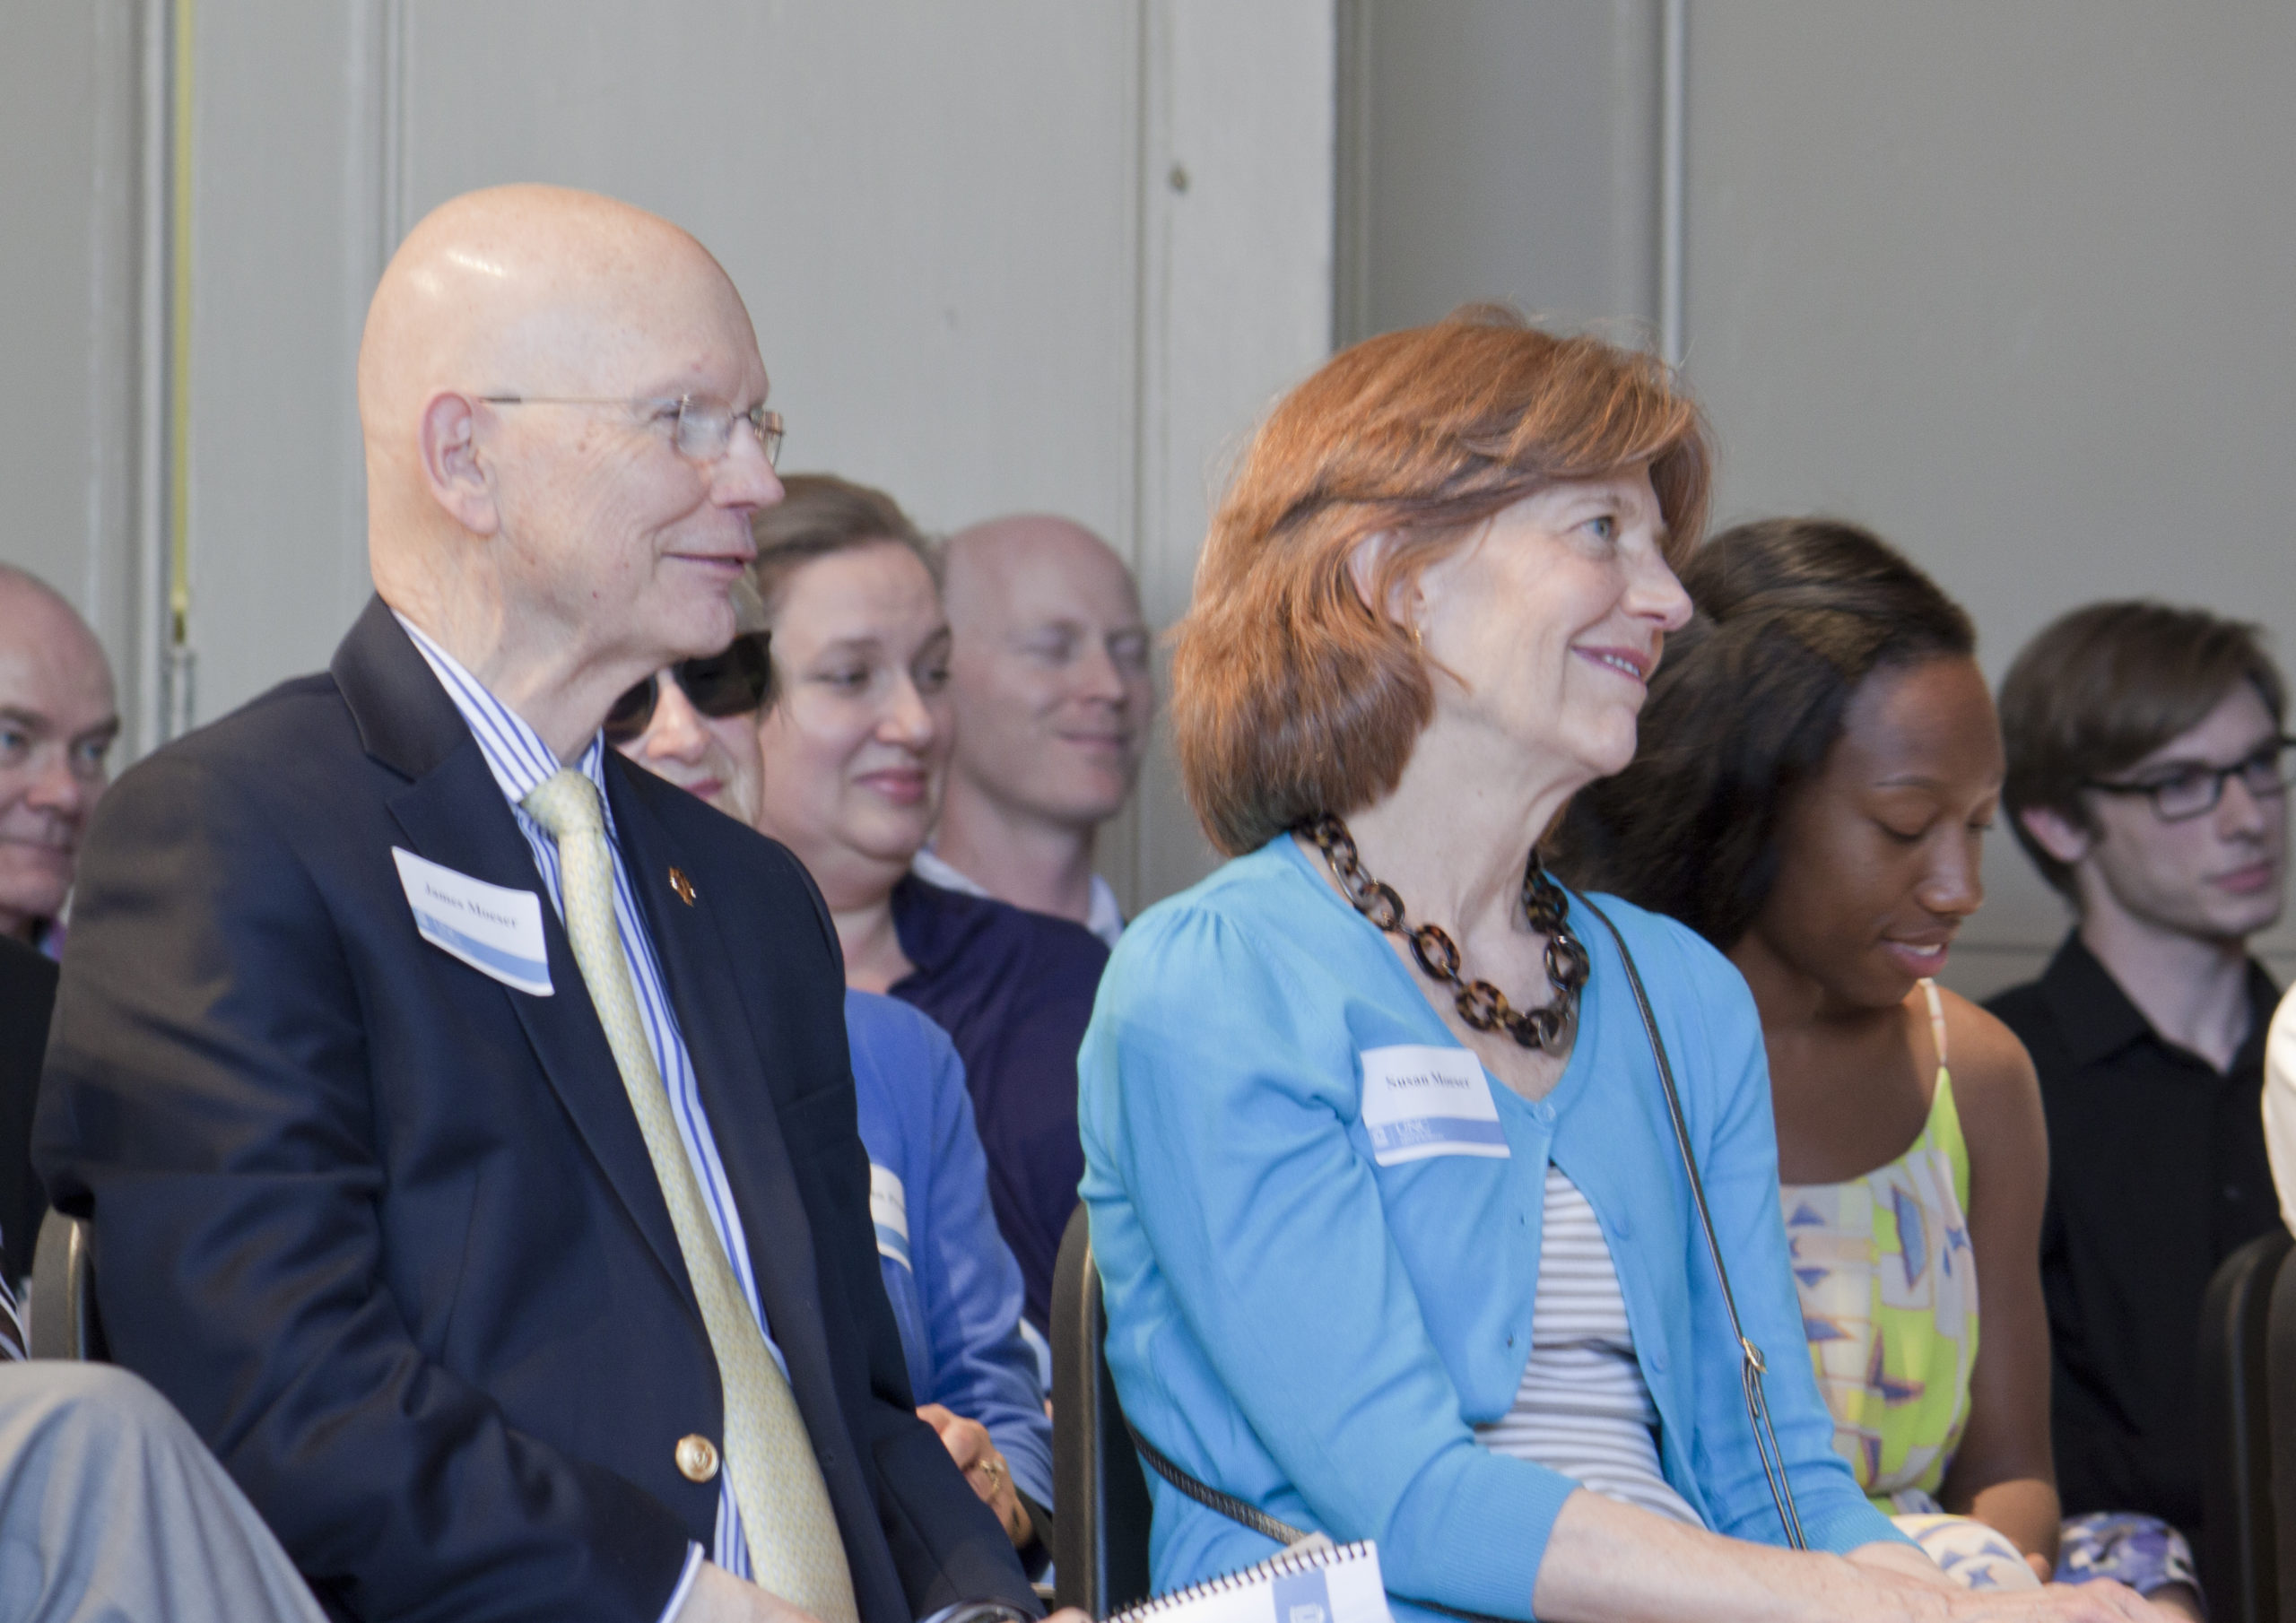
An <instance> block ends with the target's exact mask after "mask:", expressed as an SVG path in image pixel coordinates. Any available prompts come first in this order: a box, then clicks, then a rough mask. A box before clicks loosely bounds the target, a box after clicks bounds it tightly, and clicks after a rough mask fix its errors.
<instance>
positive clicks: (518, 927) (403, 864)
mask: <svg viewBox="0 0 2296 1623" xmlns="http://www.w3.org/2000/svg"><path fill="white" fill-rule="evenodd" d="M391 859H392V860H393V861H394V862H396V863H397V864H398V881H399V883H400V884H402V885H404V886H405V887H406V905H407V906H408V907H411V908H413V910H414V928H415V932H416V933H417V934H419V935H421V936H422V939H423V940H424V941H426V942H430V943H431V945H432V946H434V947H436V948H438V949H439V950H440V951H441V952H444V953H446V954H448V956H449V957H452V958H458V959H461V960H462V961H463V962H464V963H465V964H468V965H469V966H470V967H471V968H474V969H475V970H477V971H478V972H479V973H480V974H482V975H491V976H493V977H494V978H495V979H496V980H498V981H500V982H501V983H502V984H503V985H506V986H516V987H517V989H518V990H519V991H521V992H527V993H532V994H534V995H535V996H536V997H548V996H549V995H550V991H551V988H550V950H549V949H548V948H547V947H545V946H544V944H543V933H542V898H541V897H539V896H537V895H535V893H534V892H533V891H531V890H504V889H503V888H502V887H501V886H500V885H490V884H488V883H487V882H486V881H484V880H483V879H473V878H472V877H471V876H470V875H469V874H467V873H457V872H455V871H454V870H453V869H452V868H442V867H440V866H439V864H437V863H434V862H426V861H425V860H424V859H422V857H419V856H417V855H414V853H413V852H412V851H405V850H402V849H400V848H399V847H398V846H392V847H391Z"/></svg>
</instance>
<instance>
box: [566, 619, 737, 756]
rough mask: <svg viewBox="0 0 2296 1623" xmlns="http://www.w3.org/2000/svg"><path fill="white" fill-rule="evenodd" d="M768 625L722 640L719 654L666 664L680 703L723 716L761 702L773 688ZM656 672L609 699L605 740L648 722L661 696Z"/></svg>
mask: <svg viewBox="0 0 2296 1623" xmlns="http://www.w3.org/2000/svg"><path fill="white" fill-rule="evenodd" d="M772 637H773V634H772V633H771V632H770V631H744V632H743V633H742V635H740V636H739V637H736V638H734V640H733V641H732V642H731V643H729V644H727V645H726V651H725V652H724V653H723V654H711V655H705V656H704V657H702V658H700V659H682V660H680V661H679V662H678V663H677V664H674V665H672V666H671V667H670V680H671V681H674V682H676V683H677V685H678V689H679V690H680V691H681V692H683V694H684V695H685V700H686V703H688V704H690V705H691V706H692V707H694V709H695V710H697V711H698V712H700V714H701V715H703V716H709V717H711V718H713V719H717V720H723V719H724V718H725V717H726V716H746V715H747V714H748V713H749V712H751V711H752V710H755V709H758V708H760V707H762V706H763V705H764V703H765V697H766V695H767V694H768V693H769V692H770V691H771V690H772V688H773V662H772V659H771V656H770V652H769V648H770V643H771V640H772ZM661 697H662V675H661V673H660V672H658V671H657V672H656V673H654V674H653V675H651V676H649V677H648V678H647V679H646V680H645V681H641V682H639V684H638V685H637V686H636V687H634V688H631V689H630V690H627V691H626V692H624V693H623V694H622V697H621V698H620V699H615V700H614V701H613V708H612V709H611V710H608V711H607V712H606V742H608V743H610V744H626V743H628V742H631V740H632V739H634V738H637V737H639V736H640V735H642V734H643V733H645V731H646V729H647V728H648V727H649V726H651V725H653V723H654V707H655V706H656V705H657V704H658V703H659V702H660V701H661Z"/></svg>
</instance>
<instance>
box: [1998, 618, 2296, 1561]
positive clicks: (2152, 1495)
mask: <svg viewBox="0 0 2296 1623" xmlns="http://www.w3.org/2000/svg"><path fill="white" fill-rule="evenodd" d="M2283 708H2284V689H2283V683H2282V680H2281V675H2280V673H2279V671H2278V670H2276V669H2275V668H2274V665H2273V663H2272V661H2271V659H2270V657H2269V656H2268V655H2266V653H2265V651H2264V647H2263V646H2262V642H2261V639H2260V637H2259V634H2258V632H2257V629H2256V628H2255V627H2253V626H2248V625H2243V624H2240V623H2239V622H2237V621H2228V620H2223V619H2220V618H2219V617H2217V616H2215V615H2213V614H2210V613H2207V612H2203V611H2200V610H2196V609H2178V608H2171V607H2170V606H2168V605H2166V604H2163V603H2151V602H2118V603H2092V604H2090V605H2088V606H2086V607H2084V608H2081V609H2076V610H2074V611H2073V612H2071V613H2068V614H2066V615H2065V616H2063V617H2062V618H2060V619H2059V620H2057V621H2055V622H2054V623H2052V624H2051V625H2049V626H2048V628H2047V629H2044V630H2042V631H2041V632H2040V633H2039V635H2038V636H2037V637H2035V638H2033V640H2032V641H2031V643H2029V644H2027V645H2026V647H2024V649H2023V651H2022V652H2021V653H2020V654H2019V655H2017V659H2016V663H2015V664H2013V665H2012V666H2011V667H2010V671H2009V674H2008V676H2007V678H2006V679H2005V681H2003V683H2002V688H2001V726H2002V733H2003V740H2004V742H2005V745H2006V748H2007V753H2008V766H2009V771H2008V778H2007V781H2006V784H2005V786H2004V789H2003V794H2002V803H2003V810H2004V812H2006V813H2007V815H2008V820H2009V822H2010V826H2011V828H2012V829H2013V831H2014V833H2015V834H2016V837H2017V841H2018V843H2019V844H2020V845H2021V846H2023V847H2024V849H2025V853H2026V855H2028V856H2030V857H2031V858H2032V860H2033V863H2034V865H2035V866H2037V867H2038V868H2039V870H2040V872H2041V876H2042V877H2043V878H2044V879H2046V880H2047V881H2048V882H2049V884H2050V885H2051V886H2053V887H2054V888H2055V889H2056V890H2057V892H2058V893H2059V894H2060V895H2062V896H2063V897H2064V898H2066V900H2067V901H2068V902H2069V903H2071V905H2072V907H2073V912H2074V926H2073V929H2072V931H2071V933H2069V934H2067V935H2066V939H2065V942H2064V944H2063V945H2062V946H2060V947H2059V948H2058V949H2057V955H2056V956H2055V957H2054V958H2053V959H2050V960H2049V964H2048V969H2047V970H2046V971H2045V972H2044V973H2043V974H2042V976H2041V977H2040V978H2039V980H2038V981H2033V982H2031V983H2029V984H2027V985H2022V986H2015V987H2012V988H2011V989H2010V990H2008V991H2006V992H2003V993H2001V994H1998V995H1996V996H1995V997H1994V998H1992V999H1990V1000H1989V1001H1988V1002H1987V1004H1986V1007H1987V1009H1989V1010H1991V1011H1993V1012H1994V1013H1995V1014H1996V1015H1997V1016H1999V1017H2000V1019H2001V1020H2003V1021H2004V1022H2005V1024H2006V1025H2007V1026H2008V1027H2009V1028H2010V1029H2011V1030H2012V1031H2013V1032H2015V1033H2016V1035H2017V1037H2018V1039H2019V1040H2020V1041H2021V1042H2022V1043H2023V1044H2024V1045H2025V1048H2026V1051H2027V1052H2028V1053H2030V1054H2031V1055H2032V1058H2033V1065H2034V1068H2035V1070H2036V1071H2037V1072H2039V1076H2040V1085H2041V1098H2042V1102H2043V1105H2044V1107H2046V1110H2047V1115H2048V1144H2049V1187H2048V1205H2047V1208H2046V1211H2045V1213H2044V1216H2043V1219H2042V1228H2041V1287H2042V1292H2043V1295H2044V1297H2045V1298H2046V1300H2047V1303H2048V1319H2049V1341H2050V1348H2051V1353H2052V1359H2053V1365H2054V1367H2053V1370H2052V1377H2051V1380H2050V1400H2051V1408H2052V1410H2053V1411H2054V1413H2053V1420H2052V1431H2053V1434H2054V1438H2055V1451H2056V1455H2057V1489H2058V1492H2059V1494H2060V1496H2061V1497H2062V1499H2063V1502H2064V1507H2065V1513H2066V1515H2083V1514H2084V1513H2087V1512H2091V1511H2100V1510H2123V1511H2139V1512H2143V1513H2145V1514H2147V1515H2154V1516H2159V1517H2161V1519H2163V1520H2164V1521H2167V1522H2169V1523H2171V1524H2173V1525H2175V1526H2177V1527H2179V1528H2180V1529H2182V1530H2183V1531H2184V1532H2186V1533H2187V1535H2188V1536H2191V1537H2192V1538H2193V1541H2194V1542H2195V1543H2196V1544H2199V1543H2200V1542H2201V1541H2202V1540H2203V1539H2204V1538H2206V1537H2208V1536H2209V1534H2208V1533H2207V1531H2206V1530H2205V1529H2204V1528H2203V1527H2202V1525H2201V1449H2200V1435H2201V1426H2200V1412H2199V1410H2198V1408H2197V1406H2196V1405H2197V1400H2196V1397H2195V1390H2196V1377H2197V1375H2198V1371H2197V1369H2196V1342H2195V1334H2194V1329H2193V1326H2194V1325H2195V1324H2197V1323H2198V1321H2199V1317H2200V1308H2201V1299H2202V1297H2203V1295H2204V1294H2205V1292H2206V1290H2207V1288H2208V1281H2209V1278H2210V1276H2211V1275H2212V1274H2213V1273H2214V1272H2215V1271H2216V1267H2217V1265H2218V1264H2219V1263H2222V1261H2223V1260H2224V1259H2225V1258H2226V1257H2227V1256H2229V1255H2230V1254H2231V1253H2232V1252H2234V1251H2235V1250H2237V1249H2239V1247H2240V1246H2241V1245H2244V1244H2246V1243H2247V1242H2248V1240H2250V1239H2252V1238H2254V1237H2256V1236H2257V1235H2259V1234H2262V1233H2264V1232H2266V1230H2267V1229H2269V1228H2272V1227H2274V1224H2275V1223H2277V1222H2278V1220H2279V1216H2278V1211H2277V1207H2276V1205H2275V1202H2274V1195H2273V1187H2272V1176H2271V1172H2270V1169H2269V1167H2268V1166H2267V1164H2266V1154H2265V1141H2264V1127H2263V1122H2262V1119H2261V1114H2260V1101H2261V1098H2262V1093H2263V1088H2264V1047H2265V1037H2266V1028H2267V1026H2268V1024H2269V1022H2270V1020H2271V1017H2272V1010H2273V1004H2274V999H2275V997H2276V995H2277V994H2276V992H2275V989H2274V986H2273V984H2272V980H2271V978H2270V976H2267V975H2266V973H2265V970H2264V968H2263V966H2262V965H2260V964H2259V963H2257V960H2256V959H2255V958H2254V957H2253V956H2251V955H2250V953H2249V951H2248V942H2249V940H2250V938H2251V937H2253V936H2255V935H2256V934H2257V933H2258V932H2260V931H2263V930H2266V929H2268V928H2270V927H2271V925H2272V924H2273V923H2274V921H2275V920H2276V919H2278V918H2279V916H2280V908H2281V890H2282V882H2283V874H2284V870H2285V864H2286V850H2287V838H2288V801H2287V791H2286V784H2287V768H2286V762H2287V751H2286V749H2285V747H2284V744H2283V739H2282V737H2281V731H2282V725H2283V721H2282V717H2283Z"/></svg>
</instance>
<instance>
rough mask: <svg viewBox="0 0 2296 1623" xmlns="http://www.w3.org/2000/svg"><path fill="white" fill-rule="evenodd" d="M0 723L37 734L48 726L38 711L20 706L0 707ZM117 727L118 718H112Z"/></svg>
mask: <svg viewBox="0 0 2296 1623" xmlns="http://www.w3.org/2000/svg"><path fill="white" fill-rule="evenodd" d="M0 721H12V722H14V723H15V724H16V725H18V726H20V727H30V728H31V729H32V730H33V731H34V732H38V733H45V732H47V731H48V725H49V723H48V717H47V716H43V715H41V714H40V713H39V711H38V710H27V709H25V708H23V707H22V706H21V705H0ZM112 725H114V726H115V727H116V726H117V725H119V718H118V717H117V716H114V717H113V718H112Z"/></svg>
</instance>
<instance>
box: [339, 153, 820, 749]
mask: <svg viewBox="0 0 2296 1623" xmlns="http://www.w3.org/2000/svg"><path fill="white" fill-rule="evenodd" d="M765 390H766V378H765V368H764V364H763V363H762V362H761V360H759V358H758V353H757V337H756V334H755V333H754V331H753V330H752V327H751V325H750V320H749V315H748V312H747V311H746V310H745V309H744V308H743V305H742V300H741V297H740V295H739V294H738V293H736V292H735V290H734V285H733V283H732V282H731V281H730V280H729V279H728V278H727V277H726V273H725V272H724V270H723V269H722V268H720V267H719V265H718V262H717V261H716V260H715V259H713V258H711V257H710V256H709V253H708V251H707V250H705V249H704V248H703V247H701V245H700V243H698V242H696V241H695V240H694V239H692V238H691V236H689V235H687V234H686V233H685V232H684V231H683V230H679V229H678V228H677V227H676V226H674V225H672V224H670V223H669V222H668V221H665V220H662V219H659V218H657V216H655V215H652V214H649V213H646V212H645V211H644V210H642V209H638V208H633V207H631V205H630V204H624V203H618V202H615V201H614V200H613V199H612V198H608V197H600V196H596V195H592V194H589V193H587V192H575V191H567V190H563V189H561V188H558V187H541V186H512V187H495V188H493V189H491V190H487V191H481V192H473V193H469V194H467V195H464V196H461V197H457V198H455V199H454V200H452V201H451V202H448V203H446V204H441V205H440V206H439V208H438V209H436V210H434V211H432V213H431V214H429V215H428V216H427V217H425V218H424V220H423V221H422V223H421V224H419V225H417V226H416V227H415V228H414V230H413V231H411V232H409V233H408V235H407V238H406V240H405V241H404V243H403V244H402V245H401V246H400V247H399V250H398V252H397V253H396V255H394V256H392V259H391V263H390V265H389V267H388V268H387V269H386V270H385V271H384V273H383V276H382V281H381V282H380V284H379V285H378V287H377V288H376V291H375V298H374V302H373V304H372V306H371V307H370V309H369V311H368V316H367V330H366V334H365V338H364V340H363V342H362V343H361V347H360V353H359V416H360V422H361V429H362V430H363V432H364V435H365V439H366V447H367V502H368V546H369V555H370V560H371V562H372V564H373V568H374V572H375V584H376V588H377V590H378V592H380V593H381V595H382V596H383V598H384V600H385V601H386V602H387V603H390V605H391V606H392V607H393V608H395V609H397V610H398V611H399V612H402V613H403V614H404V615H406V617H407V618H409V619H410V620H412V621H414V622H415V623H416V624H417V625H419V626H421V627H422V629H424V630H425V631H426V632H428V633H430V634H431V636H432V637H433V638H436V639H438V640H439V641H440V642H441V644H442V645H444V646H446V647H448V650H449V651H450V652H453V653H454V654H455V655H456V656H457V658H459V659H463V660H464V661H465V663H466V664H470V665H471V668H472V669H473V671H474V673H477V674H478V675H479V676H480V678H481V680H482V681H486V682H487V683H488V684H489V686H490V687H497V689H498V693H499V694H500V697H502V698H503V699H505V700H506V702H509V703H510V704H511V705H512V706H513V707H514V708H521V714H526V709H525V708H522V707H521V705H522V699H521V698H520V697H519V696H517V695H516V694H514V693H513V691H511V690H517V689H521V688H523V689H525V690H532V691H534V692H535V693H536V694H538V695H539V694H546V693H547V692H549V691H552V690H564V689H568V688H569V687H571V688H572V689H574V690H576V700H577V702H574V703H573V704H572V707H571V708H570V711H569V714H568V716H567V718H566V723H565V725H566V727H567V729H568V732H569V734H570V736H571V735H572V734H573V733H574V732H575V730H576V728H577V726H578V724H581V723H582V720H583V717H584V716H587V714H588V712H589V711H590V710H592V709H595V710H596V713H597V715H599V716H603V715H604V706H605V704H606V703H609V702H611V699H612V698H613V694H612V693H611V692H608V693H606V694H605V696H604V699H599V700H597V702H596V703H595V704H593V703H592V699H593V697H594V695H593V694H592V692H591V690H592V689H593V688H596V687H599V686H602V685H611V683H612V682H613V681H623V682H624V685H627V681H635V680H638V679H640V678H642V677H643V676H644V675H645V674H646V673H648V672H649V671H652V670H655V669H657V668H659V667H660V666H661V665H663V664H668V663H671V662H673V661H674V660H676V659H679V658H683V657H690V656H692V655H700V654H709V653H714V652H716V651H717V650H718V648H721V647H724V646H725V644H726V640H727V638H730V637H731V635H732V633H733V621H732V613H731V611H730V610H729V609H727V608H726V602H725V594H726V588H727V587H728V586H730V585H731V584H732V582H733V580H734V579H735V577H737V575H738V573H739V566H740V564H741V563H743V562H744V561H745V560H747V558H748V557H749V555H750V553H751V552H752V543H751V542H750V538H749V525H748V515H749V513H750V512H751V511H752V510H753V509H754V508H758V507H761V506H763V505H765V504H766V503H769V502H771V501H773V500H776V499H778V498H779V495H780V486H779V484H778V482H776V481H775V480H774V478H773V473H772V470H771V468H770V464H768V463H767V461H766V458H765V456H764V452H763V447H762V445H761V442H760V440H759V438H757V436H756V435H754V434H752V432H751V431H750V430H749V428H748V427H747V426H746V425H745V424H743V423H741V422H739V421H736V422H735V426H734V429H733V432H732V438H731V440H730V443H729V444H728V446H727V448H726V452H725V454H724V455H722V456H715V458H714V460H713V459H712V455H711V453H710V448H709V447H707V446H706V445H705V446H704V447H703V448H702V449H701V450H700V451H697V450H696V449H695V448H694V446H693V445H692V444H691V443H690V442H688V441H682V440H681V439H680V438H679V436H678V433H677V429H678V423H679V415H680V413H679V406H678V404H677V403H678V402H679V401H680V400H681V399H687V400H690V401H691V402H692V403H694V406H693V410H694V412H695V413H696V415H697V416H700V415H706V413H705V412H702V410H701V408H704V407H706V408H708V409H709V410H714V411H715V412H718V418H717V421H721V422H722V421H725V416H724V413H725V412H726V411H727V410H731V411H733V412H742V411H745V410H748V409H750V408H752V407H753V406H756V405H758V404H761V403H762V402H763V400H764V398H765ZM482 667H484V668H482ZM498 677H499V678H500V685H499V686H498V681H497V679H498ZM553 702H554V701H552V700H550V699H547V698H537V699H535V703H537V704H541V705H544V707H548V706H549V705H550V704H552V703H553ZM528 719H529V720H534V719H535V717H534V716H531V715H530V716H529V717H528ZM537 725H540V724H539V723H537ZM594 725H595V722H594V721H593V722H591V723H589V724H587V726H583V727H582V728H581V730H582V731H583V732H584V733H587V730H588V727H589V726H594ZM545 736H548V733H545Z"/></svg>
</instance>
